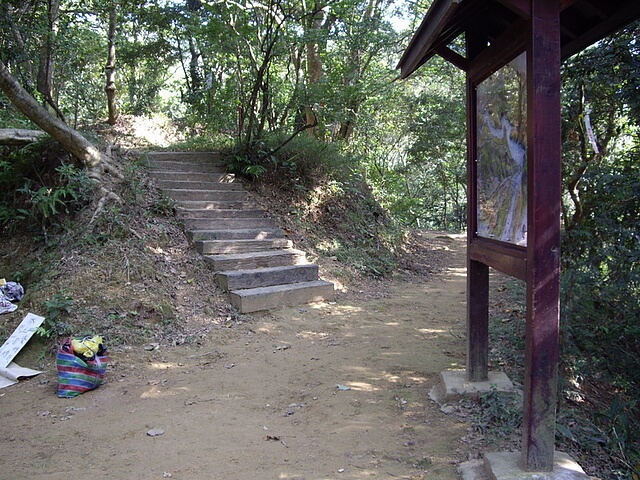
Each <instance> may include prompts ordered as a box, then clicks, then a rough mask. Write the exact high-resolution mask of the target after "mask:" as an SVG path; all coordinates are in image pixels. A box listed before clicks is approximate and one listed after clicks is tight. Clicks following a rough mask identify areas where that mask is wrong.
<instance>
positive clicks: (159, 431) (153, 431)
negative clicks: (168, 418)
mask: <svg viewBox="0 0 640 480" xmlns="http://www.w3.org/2000/svg"><path fill="white" fill-rule="evenodd" d="M147 435H149V436H150V437H157V436H159V435H164V430H162V429H161V428H152V429H151V430H149V431H148V432H147Z"/></svg>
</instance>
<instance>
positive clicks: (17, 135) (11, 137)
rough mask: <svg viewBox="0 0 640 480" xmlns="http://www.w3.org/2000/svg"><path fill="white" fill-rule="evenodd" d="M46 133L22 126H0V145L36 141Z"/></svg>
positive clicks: (18, 144) (15, 144)
mask: <svg viewBox="0 0 640 480" xmlns="http://www.w3.org/2000/svg"><path fill="white" fill-rule="evenodd" d="M45 135H46V133H44V132H42V131H40V130H26V129H24V128H0V145H11V146H22V145H28V144H30V143H33V142H37V141H38V140H40V139H41V138H42V137H44V136H45Z"/></svg>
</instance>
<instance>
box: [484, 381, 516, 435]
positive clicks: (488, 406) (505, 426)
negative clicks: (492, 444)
mask: <svg viewBox="0 0 640 480" xmlns="http://www.w3.org/2000/svg"><path fill="white" fill-rule="evenodd" d="M476 402H477V407H478V409H477V410H476V413H475V414H474V415H473V418H472V424H473V428H474V429H475V430H477V431H479V432H480V433H482V434H485V435H486V434H490V435H491V437H492V438H499V437H503V438H504V437H509V436H510V435H512V434H513V433H514V432H516V431H517V429H518V428H520V426H521V424H522V405H521V402H518V401H516V399H515V398H514V397H513V395H509V394H505V393H504V392H502V393H501V392H499V391H498V390H497V389H496V387H495V386H493V385H492V386H491V390H490V391H488V392H486V393H481V394H479V395H478V397H477V400H476Z"/></svg>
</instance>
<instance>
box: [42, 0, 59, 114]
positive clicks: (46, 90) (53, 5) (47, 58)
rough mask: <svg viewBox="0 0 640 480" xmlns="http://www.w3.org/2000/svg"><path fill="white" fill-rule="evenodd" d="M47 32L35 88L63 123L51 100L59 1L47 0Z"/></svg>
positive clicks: (54, 103) (56, 106)
mask: <svg viewBox="0 0 640 480" xmlns="http://www.w3.org/2000/svg"><path fill="white" fill-rule="evenodd" d="M47 16H48V20H49V31H48V32H47V35H46V39H45V42H44V44H43V45H42V48H41V49H40V68H39V70H38V79H37V88H38V91H39V92H40V93H41V94H42V95H43V97H44V100H45V102H46V103H47V104H48V105H49V106H50V107H51V108H52V109H53V110H54V111H55V112H56V115H58V118H60V119H61V120H62V121H63V122H64V121H65V118H64V115H63V114H62V112H61V111H60V109H59V108H58V105H57V103H56V102H55V100H54V99H53V54H54V50H55V48H56V42H57V38H58V30H59V28H60V0H49V2H48V12H47Z"/></svg>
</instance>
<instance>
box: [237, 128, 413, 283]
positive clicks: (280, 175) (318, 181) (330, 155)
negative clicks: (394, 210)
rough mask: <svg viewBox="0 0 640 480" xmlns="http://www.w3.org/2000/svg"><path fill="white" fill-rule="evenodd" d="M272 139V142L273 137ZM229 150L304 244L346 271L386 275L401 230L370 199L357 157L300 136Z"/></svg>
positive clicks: (240, 171) (396, 254)
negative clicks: (251, 153) (275, 147)
mask: <svg viewBox="0 0 640 480" xmlns="http://www.w3.org/2000/svg"><path fill="white" fill-rule="evenodd" d="M274 143H277V141H276V140H274ZM271 150H273V146H272V145H270V144H268V143H265V144H264V145H262V146H261V147H260V149H259V150H258V153H257V154H256V155H254V156H247V154H246V152H245V153H242V154H240V153H239V152H236V151H233V150H231V151H228V152H227V154H226V157H225V158H226V163H227V166H228V168H229V169H230V170H231V171H233V172H235V173H237V174H239V175H241V176H244V177H245V178H246V179H248V180H249V181H250V188H253V189H254V190H255V191H256V192H257V193H259V194H260V195H261V196H262V197H263V198H264V201H265V203H268V205H265V206H267V207H268V209H269V211H270V212H272V213H275V214H277V215H278V216H279V217H280V219H281V221H282V223H283V224H285V225H289V228H290V230H291V231H294V232H296V233H297V234H298V235H299V238H297V239H295V240H297V243H298V244H303V246H304V248H305V249H308V250H309V251H311V252H315V253H316V255H322V256H324V257H326V258H330V259H334V260H336V261H337V262H339V263H340V264H341V265H342V266H343V272H344V274H345V275H346V276H358V275H365V276H369V277H376V278H381V277H386V276H389V275H390V274H391V273H392V272H393V271H394V269H395V268H396V267H397V264H398V258H399V255H400V251H401V247H402V244H403V242H404V235H405V232H404V231H403V230H402V229H401V228H400V227H399V226H398V225H397V224H396V223H395V222H394V221H393V220H392V219H391V218H390V217H389V215H388V213H387V212H386V211H385V210H384V209H383V208H382V207H381V206H380V204H379V203H378V202H377V200H376V199H375V198H374V196H373V193H372V191H371V189H370V187H369V186H368V185H367V183H366V181H365V180H364V178H363V177H362V175H361V174H360V171H359V167H358V162H357V160H356V159H354V158H351V157H349V156H347V155H346V154H344V153H343V152H341V151H340V149H339V147H338V146H337V145H335V144H327V143H324V142H320V141H318V140H316V139H315V138H313V137H310V136H308V135H304V134H303V135H300V136H298V137H296V138H295V139H294V140H292V141H291V142H289V143H287V144H286V145H285V146H283V147H282V148H280V149H279V150H277V152H276V153H274V154H272V155H261V154H260V152H268V151H271Z"/></svg>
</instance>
